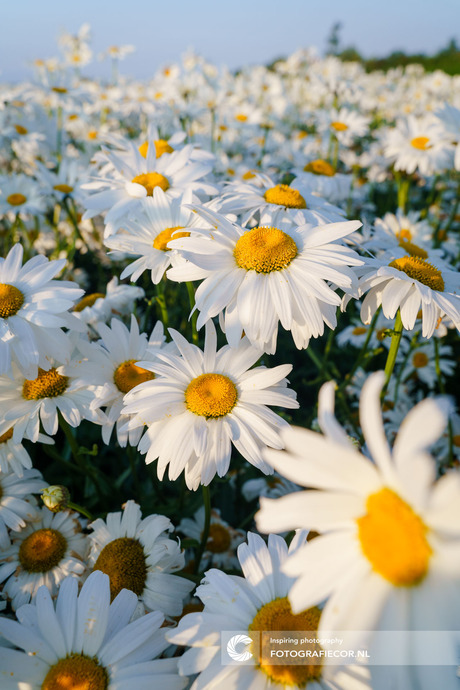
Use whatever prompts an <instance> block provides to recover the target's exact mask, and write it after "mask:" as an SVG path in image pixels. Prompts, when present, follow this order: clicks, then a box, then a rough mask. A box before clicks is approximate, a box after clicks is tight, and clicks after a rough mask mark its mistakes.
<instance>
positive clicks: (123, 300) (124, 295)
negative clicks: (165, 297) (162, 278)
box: [73, 276, 145, 326]
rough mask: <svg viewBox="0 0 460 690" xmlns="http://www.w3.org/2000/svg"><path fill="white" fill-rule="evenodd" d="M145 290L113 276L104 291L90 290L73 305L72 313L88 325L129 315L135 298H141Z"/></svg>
mask: <svg viewBox="0 0 460 690" xmlns="http://www.w3.org/2000/svg"><path fill="white" fill-rule="evenodd" d="M144 296H145V292H144V290H143V289H142V288H139V287H135V286H134V285H123V284H120V283H119V281H118V278H117V277H116V276H114V277H113V278H112V279H111V280H110V281H109V282H108V283H107V287H106V293H105V294H104V293H103V292H92V293H90V294H87V295H85V296H84V297H83V299H81V300H80V301H79V302H77V304H76V305H75V307H74V309H73V314H74V315H75V316H76V317H77V318H78V319H79V320H81V321H83V322H84V323H86V324H88V325H89V326H94V325H95V324H96V323H98V322H99V321H103V322H105V323H107V322H108V321H109V320H110V319H112V317H114V316H117V317H125V316H129V315H130V314H131V313H132V312H133V311H134V304H135V302H136V300H138V299H142V297H144Z"/></svg>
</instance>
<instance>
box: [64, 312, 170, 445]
mask: <svg viewBox="0 0 460 690" xmlns="http://www.w3.org/2000/svg"><path fill="white" fill-rule="evenodd" d="M95 329H96V330H97V331H98V333H99V335H100V336H101V340H100V341H99V342H97V343H94V342H93V343H87V342H85V341H84V340H81V341H80V342H78V343H77V347H78V349H79V350H80V352H81V353H82V354H83V355H84V356H85V361H83V363H82V364H81V366H80V367H79V368H78V375H79V378H78V381H79V385H81V386H82V387H87V386H96V390H95V392H94V397H93V399H92V401H91V404H90V409H91V410H98V409H99V408H101V407H104V408H105V415H106V421H105V422H104V423H103V425H102V440H103V441H104V443H106V444H108V443H109V442H110V437H111V435H112V430H113V427H114V425H116V432H117V440H118V443H119V444H120V446H121V447H122V448H125V447H126V445H127V444H128V443H129V445H131V446H137V444H138V443H139V439H140V437H141V435H142V427H141V428H139V429H133V430H130V431H129V432H128V431H127V430H126V429H124V430H123V427H124V426H126V422H127V421H128V419H129V417H127V416H126V415H122V414H121V409H122V407H123V396H124V395H125V394H126V393H128V392H129V391H130V390H132V389H133V388H135V387H136V386H138V385H139V384H140V383H143V382H144V381H151V380H152V379H153V378H154V376H155V375H154V374H153V373H152V372H151V371H148V370H147V369H142V368H141V367H139V366H137V365H136V364H135V363H136V362H138V361H139V360H148V361H154V360H155V359H156V356H157V354H158V353H159V352H160V351H163V349H166V350H171V349H172V350H175V348H174V346H173V347H171V345H169V344H168V345H167V344H166V343H165V340H166V339H165V335H164V331H163V324H162V323H161V322H158V323H157V324H156V326H155V328H154V329H153V331H152V333H151V335H150V338H149V339H148V340H147V335H146V334H145V333H139V326H138V323H137V321H136V317H135V316H134V314H132V315H131V327H130V329H128V328H127V327H126V326H125V325H124V323H122V321H120V320H119V319H112V323H111V327H110V328H109V327H108V326H106V325H105V324H103V323H99V324H97V325H96V326H95Z"/></svg>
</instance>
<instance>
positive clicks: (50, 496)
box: [42, 484, 70, 513]
mask: <svg viewBox="0 0 460 690" xmlns="http://www.w3.org/2000/svg"><path fill="white" fill-rule="evenodd" d="M42 501H43V503H44V504H45V506H46V507H47V508H48V510H51V512H52V513H59V512H60V511H61V510H65V509H66V508H67V506H68V505H69V502H70V492H69V490H68V489H67V487H65V486H61V485H60V484H55V485H54V486H49V487H48V488H47V489H43V491H42Z"/></svg>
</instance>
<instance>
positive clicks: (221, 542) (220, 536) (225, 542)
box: [206, 522, 231, 553]
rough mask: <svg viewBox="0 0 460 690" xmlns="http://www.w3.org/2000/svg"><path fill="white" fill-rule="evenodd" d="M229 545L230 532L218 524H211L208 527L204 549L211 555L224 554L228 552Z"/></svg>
mask: <svg viewBox="0 0 460 690" xmlns="http://www.w3.org/2000/svg"><path fill="white" fill-rule="evenodd" d="M230 544H231V537H230V532H229V531H228V529H227V528H226V527H225V526H224V525H220V524H219V523H218V522H217V523H216V522H215V523H213V524H211V525H210V527H209V537H208V541H207V543H206V549H207V550H208V551H211V553H224V552H225V551H228V549H229V548H230Z"/></svg>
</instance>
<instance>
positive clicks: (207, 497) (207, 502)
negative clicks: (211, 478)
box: [195, 486, 211, 573]
mask: <svg viewBox="0 0 460 690" xmlns="http://www.w3.org/2000/svg"><path fill="white" fill-rule="evenodd" d="M202 488H203V503H204V527H203V533H202V535H201V543H200V548H199V549H198V553H197V555H196V563H195V572H196V573H198V572H199V570H200V562H201V559H202V557H203V554H204V552H205V550H206V544H207V543H208V539H209V528H210V526H211V493H210V491H209V486H203V487H202Z"/></svg>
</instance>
